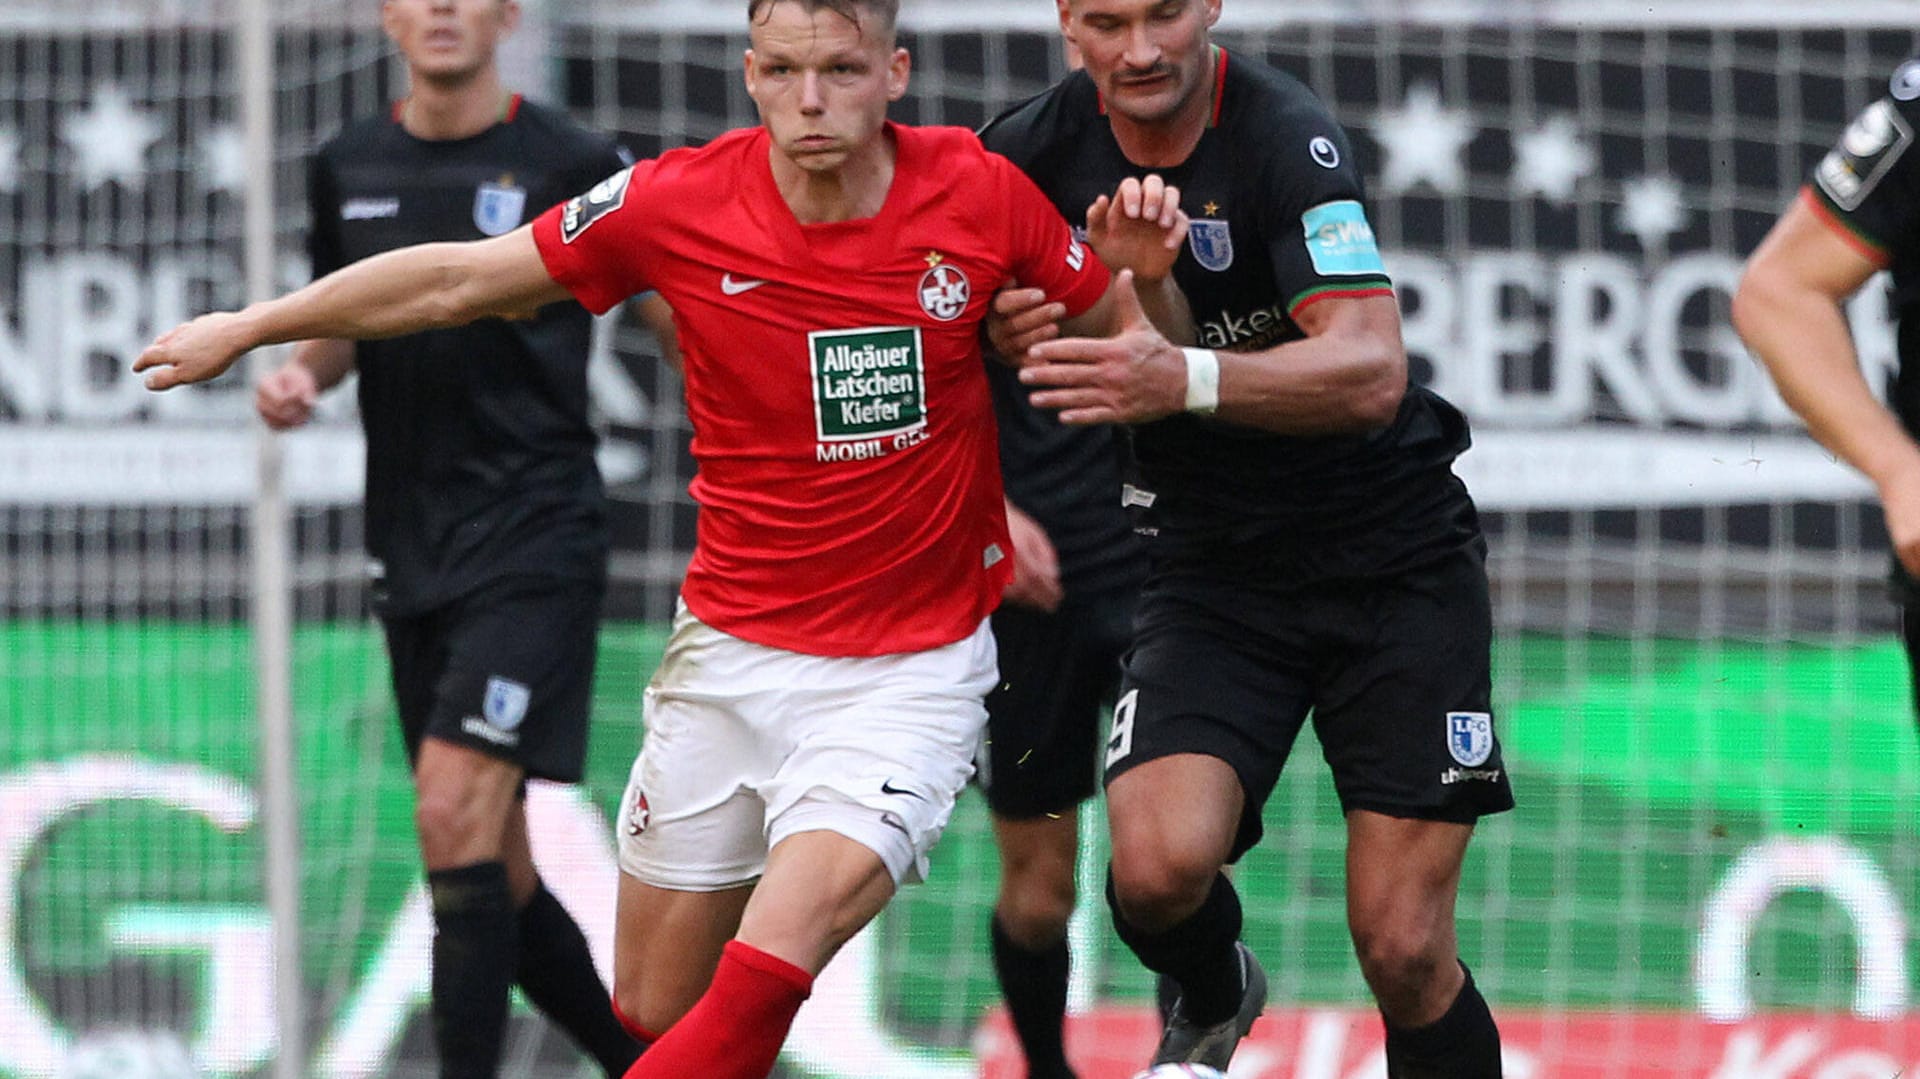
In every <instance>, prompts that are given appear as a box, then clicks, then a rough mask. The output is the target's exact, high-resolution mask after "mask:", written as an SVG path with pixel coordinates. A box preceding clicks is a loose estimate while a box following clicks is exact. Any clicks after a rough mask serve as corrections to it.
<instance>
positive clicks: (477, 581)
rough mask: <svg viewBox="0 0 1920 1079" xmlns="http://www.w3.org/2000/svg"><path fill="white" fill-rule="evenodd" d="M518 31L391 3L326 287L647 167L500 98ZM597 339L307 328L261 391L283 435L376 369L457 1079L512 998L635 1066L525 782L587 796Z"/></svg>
mask: <svg viewBox="0 0 1920 1079" xmlns="http://www.w3.org/2000/svg"><path fill="white" fill-rule="evenodd" d="M518 18H519V7H518V5H517V4H515V3H513V2H512V0H387V2H386V3H384V4H382V6H381V20H382V25H383V26H384V28H385V30H386V32H387V35H388V37H390V38H391V39H392V40H393V42H394V44H395V45H396V46H397V47H398V48H399V50H400V53H401V56H402V57H403V58H404V59H405V61H406V64H407V72H408V77H409V83H410V86H409V95H408V96H407V97H406V98H405V99H404V100H402V101H401V102H399V103H398V104H396V105H395V106H394V107H393V109H392V110H391V112H390V113H388V114H387V115H382V116H378V117H372V118H368V119H365V120H362V121H360V122H358V123H355V124H353V125H350V126H349V127H347V128H346V129H345V130H343V131H341V132H340V133H339V134H338V135H336V136H335V137H334V138H332V139H331V140H329V141H328V142H327V143H326V145H324V146H322V147H321V148H320V149H319V150H318V151H317V152H316V153H315V155H314V157H313V160H312V164H311V168H310V170H309V177H310V178H309V183H308V195H309V201H310V206H311V209H312V225H311V229H310V231H309V234H308V236H309V247H310V250H311V252H312V256H313V269H314V273H315V274H316V275H322V274H326V273H329V272H331V271H333V270H336V269H339V268H340V267H341V266H344V265H347V264H348V263H352V262H356V261H358V260H360V259H362V258H366V257H367V256H369V255H374V254H377V253H379V252H382V251H387V250H391V249H393V248H396V247H401V246H405V245H407V244H414V243H420V242H422V241H425V240H471V239H479V238H482V237H484V236H488V235H498V234H500V233H504V232H508V231H510V230H512V229H514V228H517V227H518V226H519V225H520V224H521V223H522V222H523V221H525V220H527V219H529V217H530V216H531V215H532V214H537V213H539V212H540V211H541V210H544V209H546V208H547V207H549V206H553V205H555V204H557V203H559V202H560V201H562V200H564V199H565V198H567V197H568V196H570V195H572V194H574V193H576V192H578V191H579V190H580V189H581V188H582V187H583V186H585V185H586V184H590V183H592V182H593V181H594V180H596V179H598V178H600V177H602V176H605V175H606V174H607V172H608V171H609V170H612V169H616V168H619V167H620V166H621V165H622V164H624V163H626V162H627V161H629V160H631V159H630V158H626V157H625V156H624V155H623V154H621V153H619V152H617V148H616V147H615V146H614V144H613V142H612V140H610V139H608V138H606V137H604V136H601V135H596V134H592V133H590V132H587V131H585V130H582V129H581V128H579V127H577V126H575V125H574V124H573V123H572V122H571V121H569V120H568V119H567V118H566V117H565V116H563V115H561V114H560V113H558V112H555V111H552V110H549V109H545V108H542V107H540V106H538V105H535V104H532V103H530V102H524V101H522V100H521V99H520V97H519V95H517V94H513V93H510V92H508V90H507V89H506V88H505V87H503V86H502V85H501V81H500V73H499V70H498V66H497V64H496V62H495V48H496V46H497V44H498V43H499V41H500V39H501V38H503V37H505V36H506V35H507V34H508V33H509V32H511V30H512V29H513V28H514V25H515V23H516V21H517V20H518ZM590 330H591V319H590V317H589V316H588V314H587V312H586V310H585V309H584V308H582V307H581V306H580V305H579V304H577V303H571V302H568V303H555V304H551V305H548V306H546V307H543V308H541V309H540V310H539V312H538V313H537V314H535V315H533V316H532V317H530V318H527V319H523V320H518V321H502V320H499V319H488V320H485V321H481V322H477V323H474V324H473V325H470V326H463V327H458V328H451V329H440V330H433V331H430V332H427V333H422V334H417V335H411V336H407V337H402V338H396V339H393V340H386V341H368V342H363V343H360V344H358V345H356V344H355V343H354V342H351V341H347V340H341V339H337V338H328V339H319V340H308V341H305V342H303V343H301V344H300V346H299V347H298V348H296V349H295V350H294V352H293V355H292V357H291V359H290V360H289V361H288V362H287V363H286V364H285V365H283V366H282V367H281V368H280V369H278V370H276V371H274V372H272V373H270V374H268V375H267V376H266V377H265V378H264V379H262V380H261V383H260V385H259V387H258V388H257V394H256V404H257V407H258V410H259V412H260V414H261V416H262V417H263V418H264V419H265V420H266V421H267V423H268V424H269V425H271V426H273V427H274V428H276V429H282V430H284V429H286V428H290V427H296V426H299V425H301V424H304V423H305V422H306V421H307V420H308V419H309V418H310V417H311V415H312V413H313V407H314V404H315V402H316V400H317V398H318V397H319V395H320V394H321V393H323V392H325V391H326V390H328V389H331V388H332V387H333V386H335V385H337V384H338V383H340V382H341V381H342V380H344V379H345V378H346V376H347V374H348V373H349V372H351V371H353V370H354V369H355V368H356V367H358V369H359V371H360V379H359V401H360V417H361V421H362V423H363V425H364V427H365V430H366V436H367V490H366V541H367V549H368V553H369V555H370V556H371V558H372V561H373V564H374V566H375V567H376V569H375V578H374V581H373V602H374V608H375V611H376V613H377V614H378V615H379V616H380V621H381V626H382V628H383V629H384V630H385V637H386V642H387V648H388V653H389V655H390V657H391V660H392V664H391V665H392V672H393V684H394V692H395V696H396V698H397V701H398V705H399V713H400V721H401V726H402V729H403V731H404V733H405V739H406V745H407V751H408V755H409V759H410V760H411V761H412V764H413V781H414V789H415V809H414V817H415V824H416V831H417V833H418V837H419V844H420V852H421V855H422V859H423V860H424V862H425V864H426V870H427V890H428V894H429V896H430V898H431V901H432V911H433V922H434V936H433V953H432V964H433V969H432V990H431V996H432V1015H433V1037H434V1044H435V1047H436V1049H437V1050H438V1053H439V1058H440V1075H441V1076H443V1077H447V1079H490V1077H491V1076H493V1075H495V1074H496V1073H497V1072H498V1070H499V1064H500V1056H501V1043H502V1038H503V1035H504V1032H505V1029H506V1025H507V1019H508V1002H509V990H510V989H511V987H512V986H513V985H515V984H518V985H519V986H520V988H521V990H522V991H523V992H524V993H525V994H526V996H527V999H529V1000H530V1001H532V1002H533V1003H534V1005H535V1006H537V1007H538V1008H539V1009H540V1010H541V1011H543V1012H544V1013H546V1014H547V1015H548V1016H549V1017H550V1018H551V1019H553V1020H554V1021H555V1022H556V1023H558V1024H559V1025H560V1026H561V1027H563V1028H564V1029H565V1030H566V1031H567V1032H568V1033H569V1034H570V1035H571V1036H572V1037H573V1039H574V1040H575V1041H576V1042H577V1043H578V1044H579V1046H580V1047H581V1048H582V1049H583V1050H584V1051H586V1052H587V1053H589V1054H591V1055H592V1057H593V1058H594V1059H595V1060H596V1061H597V1062H598V1063H599V1065H600V1067H601V1068H602V1069H604V1070H605V1071H606V1072H607V1073H608V1074H609V1075H620V1074H621V1073H623V1072H624V1071H625V1070H626V1069H627V1068H628V1067H629V1066H630V1065H631V1064H632V1063H633V1060H634V1059H635V1058H636V1057H637V1056H638V1055H639V1046H638V1045H636V1044H635V1042H634V1040H633V1039H632V1038H631V1037H630V1036H628V1034H627V1033H626V1032H625V1031H624V1030H622V1029H621V1027H620V1024H619V1023H618V1022H617V1021H616V1020H615V1018H614V1015H613V1013H612V1011H611V1010H609V1009H608V1007H607V990H606V986H605V984H604V983H603V982H602V981H601V980H600V977H599V974H598V972H597V971H596V970H595V969H594V965H593V960H592V957H591V955H590V954H589V952H588V949H587V943H586V939H585V937H584V936H583V935H582V934H581V931H580V927H579V926H578V925H577V924H576V923H575V922H574V920H573V917H572V916H571V915H570V914H569V913H568V912H567V910H566V908H565V907H563V906H561V904H560V903H559V901H558V900H556V899H555V898H554V896H553V894H552V893H551V892H549V891H548V890H547V889H546V887H545V885H544V884H543V883H542V882H541V880H540V877H539V875H538V873H537V872H536V871H535V869H534V864H533V858H532V855H531V853H530V851H529V846H528V836H527V817H526V804H525V782H524V781H525V778H526V777H527V776H529V775H532V776H538V777H540V778H543V779H551V780H559V781H562V782H576V781H578V780H579V778H580V774H581V767H582V765H583V763H584V760H585V755H586V740H587V722H588V711H589V694H590V692H591V688H592V682H593V668H594V651H595V637H596V632H597V630H598V626H599V618H600V605H601V596H602V592H603V590H604V584H605V575H606V551H607V539H606V528H605V523H604V510H603V506H602V494H601V485H600V475H599V472H598V471H597V469H596V468H595V466H594V459H593V452H594V442H595V439H594V434H593V430H592V428H591V427H590V426H589V425H588V421H587V376H586V369H587V354H588V341H589V333H590Z"/></svg>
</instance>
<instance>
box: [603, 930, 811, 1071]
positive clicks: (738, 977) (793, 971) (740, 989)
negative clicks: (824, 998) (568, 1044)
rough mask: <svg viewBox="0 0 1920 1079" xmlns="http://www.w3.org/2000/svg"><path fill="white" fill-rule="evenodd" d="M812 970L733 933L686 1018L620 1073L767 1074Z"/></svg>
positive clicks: (808, 989) (803, 996) (804, 996)
mask: <svg viewBox="0 0 1920 1079" xmlns="http://www.w3.org/2000/svg"><path fill="white" fill-rule="evenodd" d="M812 990H813V976H812V975H810V974H808V973H807V972H806V971H804V970H801V969H800V968H799V967H796V966H794V965H793V964H792V963H789V962H787V961H786V960H784V959H778V958H775V957H774V956H771V955H768V954H767V953H766V952H763V951H761V950H760V949H758V948H755V947H754V946H753V945H751V944H745V943H742V942H740V941H737V940H733V941H728V942H727V947H726V950H725V951H723V952H722V953H721V955H720V969H718V970H716V971H715V972H714V974H713V984H712V985H709V986H708V987H707V991H706V993H705V994H704V995H702V996H701V997H700V1000H699V1002H698V1003H696V1004H695V1005H694V1006H693V1010H692V1011H690V1012H688V1013H687V1015H686V1018H684V1019H682V1020H680V1021H679V1022H678V1023H675V1024H674V1025H673V1027H672V1028H671V1029H669V1030H668V1031H667V1032H666V1033H665V1034H663V1035H661V1036H660V1040H659V1041H656V1042H654V1043H653V1046H652V1047H651V1048H649V1049H648V1050H647V1051H646V1052H645V1053H643V1054H641V1056H640V1059H639V1060H637V1061H635V1062H634V1065H633V1067H631V1068H629V1069H627V1074H626V1077H625V1079H688V1077H690V1076H700V1077H702V1079H766V1077H767V1075H768V1073H769V1072H771V1071H773V1064H774V1061H775V1060H777V1059H778V1058H779V1056H780V1045H781V1043H783V1042H785V1041H786V1040H787V1031H788V1030H789V1029H790V1028H791V1027H792V1026H793V1016H794V1013H796V1012H798V1011H799V1010H800V1004H801V1002H802V1001H805V1000H806V999H807V994H808V993H810V992H812Z"/></svg>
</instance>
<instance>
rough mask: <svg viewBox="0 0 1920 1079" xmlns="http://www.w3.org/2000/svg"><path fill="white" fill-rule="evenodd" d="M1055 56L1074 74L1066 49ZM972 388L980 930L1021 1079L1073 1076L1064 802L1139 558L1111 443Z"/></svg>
mask: <svg viewBox="0 0 1920 1079" xmlns="http://www.w3.org/2000/svg"><path fill="white" fill-rule="evenodd" d="M1066 54H1067V63H1068V66H1069V67H1079V66H1080V62H1079V57H1078V55H1077V54H1076V53H1075V51H1074V49H1073V48H1072V45H1071V43H1067V49H1066ZM983 136H985V137H988V138H991V137H992V133H991V129H990V128H989V129H988V130H986V131H984V132H983ZM1143 194H1144V192H1143ZM1166 194H1167V193H1166V192H1164V191H1163V192H1162V195H1163V197H1165V196H1166ZM1178 194H1179V193H1178V191H1177V190H1176V191H1174V192H1172V197H1173V198H1174V200H1175V201H1178ZM1062 209H1063V210H1066V211H1068V212H1069V213H1072V214H1073V215H1074V216H1076V217H1078V216H1084V210H1085V208H1084V207H1062ZM987 381H988V383H989V384H990V385H991V386H992V388H993V411H994V418H995V420H996V423H997V426H998V427H999V429H1000V474H1001V478H1002V480H1003V481H1004V482H1005V484H1006V488H1007V529H1008V532H1009V533H1010V534H1011V535H1012V537H1013V549H1014V554H1015V558H1014V563H1013V569H1014V577H1013V580H1012V581H1010V582H1009V583H1008V585H1007V590H1006V593H1005V594H1004V596H1003V597H1002V601H1001V604H1000V608H999V609H998V610H996V611H995V612H994V613H993V639H994V642H995V644H996V646H997V648H998V651H999V657H1000V683H999V685H997V686H995V687H994V690H993V692H992V693H989V694H988V695H987V748H986V751H985V753H983V754H982V756H981V765H980V787H981V790H982V791H983V792H984V793H985V794H986V798H987V806H988V809H989V810H990V811H991V813H992V815H993V836H994V845H995V847H996V849H997V850H998V851H999V854H1000V888H999V894H998V895H997V896H996V897H995V900H994V906H993V914H992V917H991V918H990V920H989V923H988V928H987V931H988V939H989V941H990V942H991V947H992V951H993V970H994V976H995V978H996V979H997V980H998V982H999V984H1000V995H1001V997H1002V998H1003V999H1005V1001H1006V1004H1007V1016H1008V1018H1009V1019H1010V1020H1011V1022H1012V1024H1013V1030H1014V1035H1015V1037H1017V1038H1018V1039H1019V1042H1020V1049H1021V1052H1022V1054H1023V1055H1024V1056H1025V1057H1026V1061H1027V1079H1074V1071H1073V1067H1072V1065H1071V1064H1070V1063H1069V1062H1068V1060H1067V1054H1066V1046H1065V1042H1064V1029H1063V1027H1064V1023H1065V1018H1066V1011H1067V988H1068V981H1069V974H1070V969H1071V966H1072V956H1071V955H1070V954H1069V949H1068V946H1067V929H1068V923H1069V922H1070V921H1071V919H1072V917H1073V910H1074V907H1075V906H1076V904H1077V902H1078V896H1077V895H1076V878H1077V862H1078V853H1079V845H1080V805H1081V804H1082V803H1084V802H1085V801H1087V800H1088V799H1089V798H1091V797H1093V796H1094V795H1095V794H1096V793H1098V792H1099V757H1100V744H1101V740H1102V739H1101V733H1102V732H1101V719H1102V718H1103V715H1104V714H1105V712H1106V711H1107V710H1108V709H1110V708H1111V707H1112V706H1113V703H1114V700H1115V699H1116V697H1117V696H1118V694H1119V688H1120V656H1121V654H1122V653H1124V652H1125V651H1126V647H1127V642H1128V641H1129V640H1131V638H1132V633H1131V630H1132V626H1133V606H1134V601H1135V599H1136V598H1137V597H1138V595H1139V592H1140V582H1141V580H1142V579H1143V578H1144V577H1145V576H1146V557H1145V555H1144V553H1143V552H1142V551H1141V550H1140V544H1139V541H1138V539H1137V538H1136V537H1135V536H1134V535H1133V531H1132V528H1131V526H1130V525H1129V523H1128V520H1127V513H1126V510H1125V509H1124V508H1123V507H1122V506H1121V505H1120V466H1121V463H1122V461H1123V459H1124V457H1125V455H1126V449H1125V446H1124V444H1123V438H1124V433H1123V432H1122V431H1121V430H1120V429H1119V428H1116V427H1113V426H1109V425H1105V424H1098V425H1079V426H1068V425H1065V424H1062V423H1061V422H1060V419H1059V416H1058V415H1057V414H1055V413H1053V412H1051V411H1048V410H1046V409H1040V408H1035V407H1033V405H1032V404H1031V403H1030V402H1029V401H1028V400H1027V390H1026V387H1024V386H1022V385H1020V382H1019V380H1018V378H1017V377H1016V376H1015V370H1014V368H1013V367H1012V366H1011V365H1008V364H999V363H990V364H988V365H987Z"/></svg>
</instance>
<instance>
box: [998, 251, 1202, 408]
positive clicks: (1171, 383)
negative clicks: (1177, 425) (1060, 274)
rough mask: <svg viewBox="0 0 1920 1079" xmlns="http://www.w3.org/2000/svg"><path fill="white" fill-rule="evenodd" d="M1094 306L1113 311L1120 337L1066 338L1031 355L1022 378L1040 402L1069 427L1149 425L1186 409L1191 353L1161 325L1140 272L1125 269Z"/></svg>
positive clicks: (1044, 343) (1038, 346)
mask: <svg viewBox="0 0 1920 1079" xmlns="http://www.w3.org/2000/svg"><path fill="white" fill-rule="evenodd" d="M1095 306H1096V308H1097V307H1101V306H1105V307H1107V308H1108V310H1109V312H1110V317H1111V319H1112V325H1113V336H1111V337H1062V338H1059V339H1058V340H1053V341H1042V342H1040V343H1038V344H1036V345H1034V346H1033V347H1032V348H1030V349H1028V350H1027V363H1026V365H1025V366H1023V367H1021V369H1020V381H1021V382H1023V383H1025V384H1026V385H1027V386H1029V387H1031V388H1032V389H1033V391H1034V392H1033V393H1032V394H1031V395H1030V400H1032V402H1033V404H1034V405H1035V406H1036V407H1039V408H1050V409H1054V410H1056V411H1058V412H1059V413H1060V422H1062V423H1070V424H1089V423H1146V422H1149V421H1151V420H1157V419H1160V418H1161V417H1163V416H1170V415H1172V414H1173V413H1175V412H1178V411H1180V410H1181V409H1183V408H1185V407H1187V367H1186V360H1185V350H1183V349H1181V348H1180V347H1179V346H1177V345H1175V344H1173V343H1172V342H1170V341H1168V340H1167V338H1166V336H1165V335H1164V334H1162V333H1160V331H1159V330H1157V329H1155V328H1154V324H1153V321H1152V320H1151V319H1149V318H1148V317H1147V312H1146V310H1145V308H1144V307H1143V306H1142V304H1141V302H1140V296H1139V294H1138V292H1137V291H1136V290H1135V288H1134V277H1133V271H1132V270H1122V271H1120V273H1119V274H1118V275H1117V276H1115V277H1114V279H1113V285H1112V286H1111V287H1110V288H1109V289H1108V290H1107V294H1106V295H1105V296H1103V297H1101V299H1100V303H1099V304H1096V305H1095ZM1076 321H1078V320H1076Z"/></svg>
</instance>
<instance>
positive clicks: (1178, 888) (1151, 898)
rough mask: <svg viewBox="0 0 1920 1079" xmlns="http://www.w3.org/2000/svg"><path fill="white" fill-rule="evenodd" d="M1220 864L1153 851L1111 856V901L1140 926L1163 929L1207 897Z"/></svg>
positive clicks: (1126, 916)
mask: <svg viewBox="0 0 1920 1079" xmlns="http://www.w3.org/2000/svg"><path fill="white" fill-rule="evenodd" d="M1219 870H1220V867H1219V866H1217V865H1213V864H1211V863H1210V862H1207V861H1205V860H1203V859H1199V858H1195V857H1191V856H1182V855H1180V854H1176V853H1173V852H1166V851H1155V852H1146V853H1136V855H1135V856H1133V857H1124V856H1123V855H1122V852H1121V851H1119V850H1118V849H1116V850H1115V851H1114V858H1113V870H1112V871H1113V891H1114V901H1115V903H1116V904H1117V905H1118V906H1119V913H1120V916H1121V917H1123V918H1125V919H1126V920H1127V921H1128V922H1130V923H1132V924H1133V925H1135V926H1138V927H1139V928H1141V929H1145V930H1149V931H1154V930H1160V929H1165V928H1167V927H1168V926H1171V925H1174V924H1176V923H1178V922H1180V921H1181V920H1183V919H1185V918H1186V917H1187V916H1188V915H1190V914H1192V913H1193V912H1194V911H1196V910H1198V909H1199V908H1200V904H1201V903H1203V902H1205V901H1206V898H1207V891H1208V890H1209V889H1210V888H1212V887H1213V879H1214V877H1215V876H1216V875H1218V873H1219Z"/></svg>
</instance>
